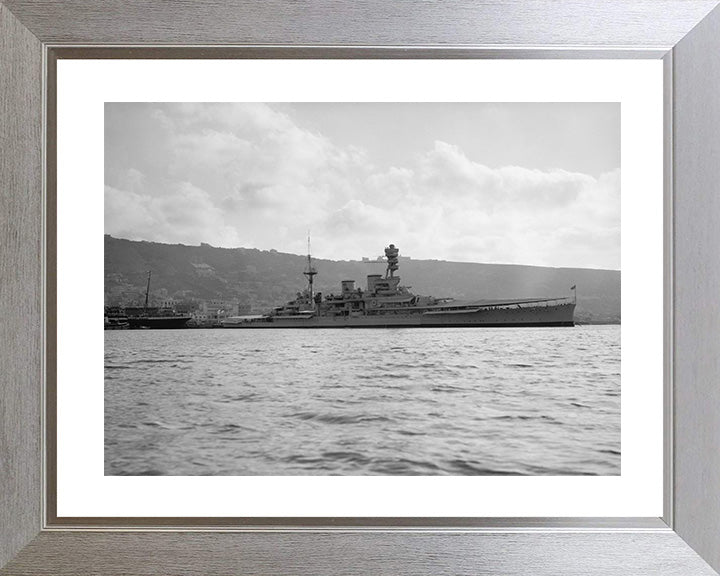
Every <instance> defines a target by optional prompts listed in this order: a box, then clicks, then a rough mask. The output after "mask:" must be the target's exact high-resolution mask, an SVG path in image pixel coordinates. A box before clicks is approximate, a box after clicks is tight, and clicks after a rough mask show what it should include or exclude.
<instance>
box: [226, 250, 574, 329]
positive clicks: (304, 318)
mask: <svg viewBox="0 0 720 576" xmlns="http://www.w3.org/2000/svg"><path fill="white" fill-rule="evenodd" d="M309 244H310V243H309V240H308V256H307V267H306V268H305V270H304V272H303V274H304V275H305V277H306V278H307V287H306V288H305V289H304V290H303V291H302V292H298V293H297V297H296V298H295V299H294V300H292V301H290V302H287V303H286V304H284V305H282V306H278V307H276V308H274V309H273V310H272V311H271V312H269V313H268V314H256V315H248V316H233V317H230V318H226V319H225V320H223V322H222V326H223V327H224V328H401V327H416V328H420V327H422V328H424V327H453V328H456V327H521V326H574V320H573V317H574V312H575V303H576V300H577V297H576V286H572V287H571V288H570V290H571V292H572V296H568V297H556V298H519V299H518V298H506V299H493V300H471V301H459V300H455V299H453V298H435V297H433V296H419V295H416V294H414V293H412V292H411V291H410V287H408V286H402V285H400V277H399V276H397V275H396V272H397V271H398V270H399V268H400V266H399V255H400V251H399V249H398V248H397V247H396V246H395V245H394V244H390V246H388V247H387V248H385V258H384V260H383V259H380V261H381V262H383V263H386V264H387V268H386V270H385V275H384V276H383V275H381V274H369V275H368V276H367V284H366V287H365V288H364V289H363V288H360V287H355V281H354V280H343V281H342V282H341V283H340V292H339V293H338V294H328V295H326V296H323V294H322V293H321V292H315V290H314V279H315V276H316V275H317V274H318V272H317V270H316V268H315V266H314V265H313V261H312V257H311V256H310V246H309Z"/></svg>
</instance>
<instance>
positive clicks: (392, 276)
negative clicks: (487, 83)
mask: <svg viewBox="0 0 720 576" xmlns="http://www.w3.org/2000/svg"><path fill="white" fill-rule="evenodd" d="M620 136H621V124H620V104H619V103H617V102H597V103H595V102H537V103H535V102H530V103H519V102H507V103H503V102H461V103H458V102H437V103H436V102H427V103H414V102H357V103H354V102H293V103H290V102H280V103H278V102H272V103H246V102H243V103H189V102H188V103H182V102H181V103H163V102H106V103H105V126H104V139H105V142H104V145H105V150H104V163H105V166H104V167H105V175H104V180H105V181H104V233H105V236H104V304H105V308H104V327H105V331H104V433H105V436H104V474H105V475H106V476H310V475H312V476H501V475H504V476H507V475H515V476H619V475H620V473H621V468H620V459H621V443H620V417H621V412H620V405H621V403H620V400H621V394H620V384H621V290H620V289H621V276H620V266H621V261H620V258H621V228H620V222H621V219H620V217H621V215H620V206H621V194H620V167H621V166H620V159H621V155H620V152H621V149H620V142H621V139H620ZM98 236H99V234H98Z"/></svg>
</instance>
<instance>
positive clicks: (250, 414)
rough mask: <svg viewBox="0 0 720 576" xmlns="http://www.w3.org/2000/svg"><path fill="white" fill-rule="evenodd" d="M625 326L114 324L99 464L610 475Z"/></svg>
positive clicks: (226, 470) (140, 469) (116, 467)
mask: <svg viewBox="0 0 720 576" xmlns="http://www.w3.org/2000/svg"><path fill="white" fill-rule="evenodd" d="M619 473H620V326H577V327H574V328H457V329H455V328H437V329H435V328H402V329H385V328H381V329H365V330H353V329H317V330H301V329H297V330H296V329H287V330H280V329H264V330H243V329H225V330H223V329H216V330H190V329H187V330H169V331H163V330H139V331H106V332H105V474H106V475H500V474H521V475H617V474H619Z"/></svg>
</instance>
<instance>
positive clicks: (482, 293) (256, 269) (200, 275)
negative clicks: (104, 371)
mask: <svg viewBox="0 0 720 576" xmlns="http://www.w3.org/2000/svg"><path fill="white" fill-rule="evenodd" d="M314 262H315V266H316V268H317V269H318V272H319V274H318V276H317V277H316V287H317V290H319V291H321V292H323V293H330V292H335V293H337V292H338V291H339V285H340V281H341V280H346V279H355V280H356V285H357V286H360V287H364V286H365V276H366V275H367V274H373V273H382V272H384V267H383V266H382V265H380V264H367V263H365V262H360V261H340V262H336V261H332V260H315V261H314ZM304 266H305V257H304V256H298V255H296V254H284V253H281V252H276V251H274V250H270V251H262V250H255V249H250V248H233V249H228V248H215V247H213V246H209V245H207V244H202V245H200V246H185V245H183V244H160V243H156V242H136V241H131V240H123V239H118V238H113V237H111V236H107V235H106V236H105V302H106V304H113V305H114V304H123V305H130V304H139V303H140V302H142V300H143V299H144V294H145V284H146V281H147V271H148V270H152V288H151V299H153V300H155V301H157V300H160V299H164V298H174V299H176V300H187V301H193V300H210V299H222V300H230V299H237V300H239V301H240V302H241V303H242V304H245V305H248V306H250V308H251V309H252V311H253V312H264V311H266V310H268V309H269V308H271V307H273V306H276V305H278V304H281V303H283V302H285V301H287V300H289V299H291V298H293V297H294V295H295V293H296V292H297V291H298V290H301V289H302V288H303V287H304V286H305V278H304V277H303V275H302V271H303V268H304ZM399 274H400V276H401V277H402V283H403V284H404V285H406V286H412V289H413V291H414V292H415V293H417V294H426V295H432V296H438V297H440V296H443V297H453V298H460V299H465V298H468V299H470V298H515V297H517V298H521V297H530V296H538V297H542V296H566V295H569V294H570V291H569V288H570V286H572V285H573V284H576V285H577V290H578V306H577V309H576V319H577V320H580V321H591V322H619V321H620V272H619V271H614V270H588V269H581V268H544V267H538V266H517V265H507V264H472V263H465V262H446V261H438V260H413V259H409V258H402V257H401V259H400V272H399Z"/></svg>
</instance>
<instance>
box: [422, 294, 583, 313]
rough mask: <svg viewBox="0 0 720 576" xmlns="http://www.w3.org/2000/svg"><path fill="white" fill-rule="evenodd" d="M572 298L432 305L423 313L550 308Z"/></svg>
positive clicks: (568, 301) (569, 302) (572, 301)
mask: <svg viewBox="0 0 720 576" xmlns="http://www.w3.org/2000/svg"><path fill="white" fill-rule="evenodd" d="M574 302H575V301H574V300H573V298H571V297H563V298H542V299H538V300H527V301H524V302H498V303H489V304H478V305H472V304H469V305H468V306H463V307H461V308H460V307H457V306H441V307H433V308H432V309H429V310H428V311H427V312H424V314H427V315H432V314H453V313H454V314H467V313H470V312H480V311H482V310H518V309H526V308H551V307H554V306H566V305H568V304H574Z"/></svg>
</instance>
